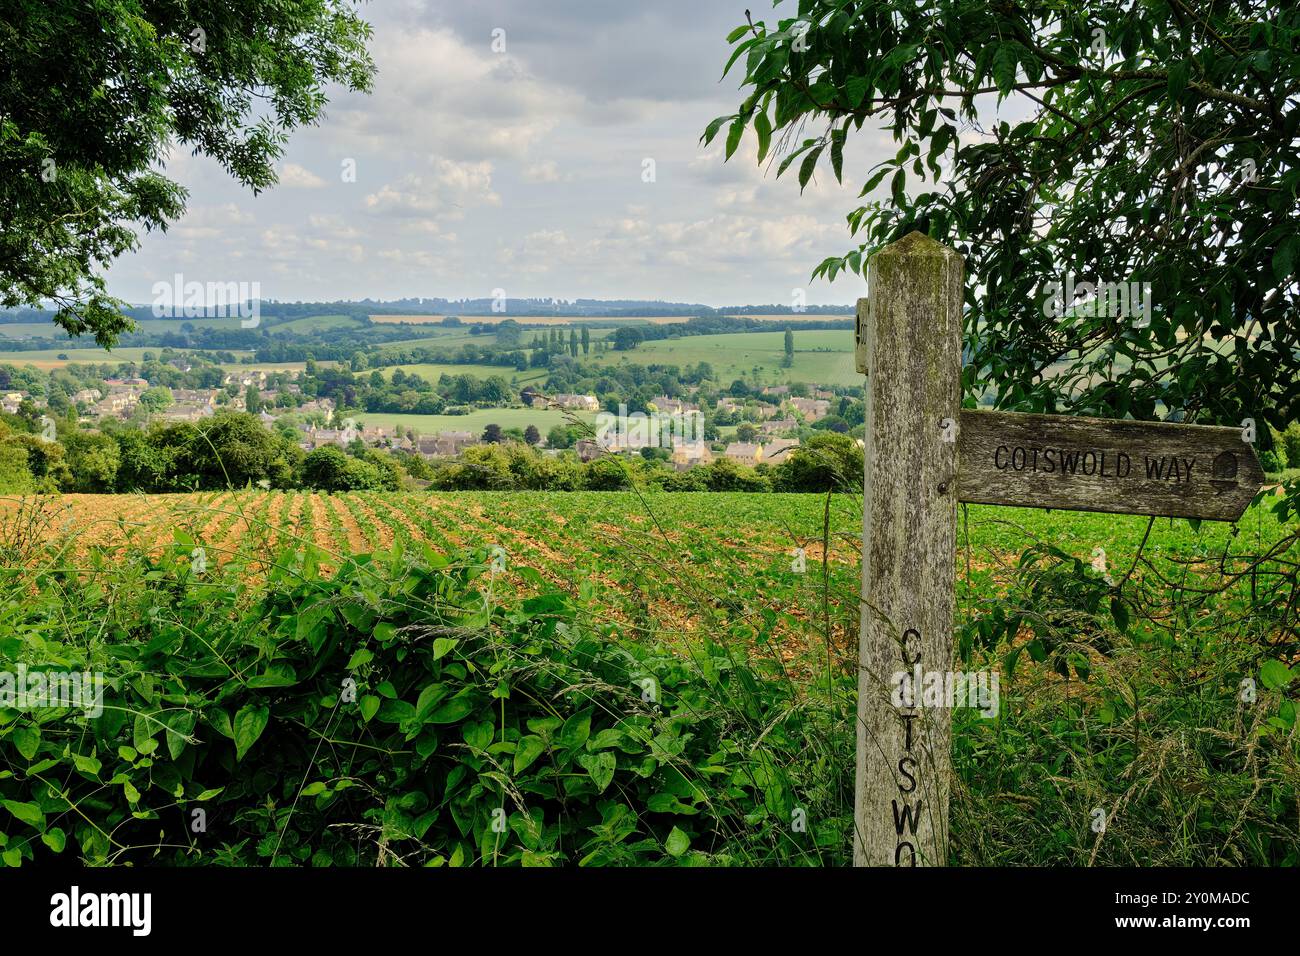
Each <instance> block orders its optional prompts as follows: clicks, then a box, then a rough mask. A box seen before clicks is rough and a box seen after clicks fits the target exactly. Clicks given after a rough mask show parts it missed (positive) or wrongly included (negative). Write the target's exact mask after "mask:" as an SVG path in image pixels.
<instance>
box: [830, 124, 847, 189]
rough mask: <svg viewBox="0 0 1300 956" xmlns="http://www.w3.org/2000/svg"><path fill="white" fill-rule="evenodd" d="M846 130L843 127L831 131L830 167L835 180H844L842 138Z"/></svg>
mask: <svg viewBox="0 0 1300 956" xmlns="http://www.w3.org/2000/svg"><path fill="white" fill-rule="evenodd" d="M847 136H848V130H846V129H845V128H844V127H842V126H841V127H840V128H839V129H835V130H832V131H831V169H832V170H834V172H835V181H836V182H840V183H842V182H844V140H845V138H846V137H847Z"/></svg>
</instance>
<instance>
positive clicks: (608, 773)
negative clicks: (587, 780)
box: [578, 750, 618, 793]
mask: <svg viewBox="0 0 1300 956" xmlns="http://www.w3.org/2000/svg"><path fill="white" fill-rule="evenodd" d="M578 763H579V764H580V765H581V766H582V769H584V770H586V771H587V776H589V777H591V781H592V783H594V784H595V785H596V792H597V793H604V792H605V788H606V787H608V786H609V785H610V784H611V783H612V782H613V780H614V770H615V768H616V767H617V766H618V758H617V757H615V756H614V754H613V753H611V752H610V751H608V750H602V751H601V752H600V753H594V754H579V755H578Z"/></svg>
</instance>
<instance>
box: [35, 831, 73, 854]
mask: <svg viewBox="0 0 1300 956" xmlns="http://www.w3.org/2000/svg"><path fill="white" fill-rule="evenodd" d="M41 840H42V842H44V844H45V845H46V846H48V847H49V848H50V849H51V850H53V851H54V852H55V853H62V852H63V848H64V847H65V846H67V845H68V837H67V835H66V834H65V833H64V832H63V831H62V830H60V829H59V828H58V827H51V828H50V829H48V830H46V831H45V832H44V833H42V834H41Z"/></svg>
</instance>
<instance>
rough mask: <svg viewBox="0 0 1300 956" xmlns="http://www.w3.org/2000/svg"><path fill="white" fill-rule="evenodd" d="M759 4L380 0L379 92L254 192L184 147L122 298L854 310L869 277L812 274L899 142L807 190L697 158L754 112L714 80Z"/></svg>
mask: <svg viewBox="0 0 1300 956" xmlns="http://www.w3.org/2000/svg"><path fill="white" fill-rule="evenodd" d="M747 5H750V6H752V7H753V9H754V10H755V15H756V16H759V15H767V13H768V11H767V8H766V6H765V0H655V2H653V3H628V2H616V0H474V2H472V3H469V2H466V0H373V2H371V3H368V4H366V5H365V7H364V8H363V9H364V14H365V16H366V17H367V19H369V20H370V22H371V23H372V24H373V26H374V39H373V44H372V51H373V54H374V57H375V61H376V64H377V66H378V75H377V78H376V80H375V88H374V92H373V93H372V94H370V95H369V96H360V95H358V96H354V95H348V94H342V93H339V92H338V91H335V95H334V96H333V97H332V100H331V104H330V106H329V108H328V112H327V115H326V117H325V119H324V120H323V122H322V123H321V124H320V126H319V127H316V128H312V129H307V130H299V131H298V132H297V133H296V134H295V135H294V138H293V140H292V142H291V144H290V146H289V149H288V151H287V153H286V156H285V159H284V162H283V165H282V169H281V182H280V185H279V186H278V187H276V188H275V189H273V190H271V191H269V192H267V193H263V194H262V195H261V196H258V197H253V196H252V195H251V193H249V192H247V191H246V190H243V189H241V188H239V187H237V186H235V185H234V184H233V183H231V181H230V180H229V179H228V178H227V177H226V175H225V174H224V173H223V172H222V171H221V169H220V168H219V167H218V166H217V165H216V164H215V163H213V162H211V161H208V160H206V159H197V158H194V157H192V156H189V155H188V154H186V153H183V152H182V153H177V154H176V155H175V156H174V157H173V159H172V160H171V162H170V163H169V167H168V168H169V171H170V173H171V175H173V176H174V177H175V178H177V179H178V180H179V181H180V182H181V183H182V184H183V185H185V186H186V187H187V188H189V190H190V204H189V211H188V213H187V215H186V216H185V218H184V219H183V220H182V221H181V222H180V223H178V224H176V225H175V226H173V227H172V228H171V229H170V230H169V231H168V232H167V233H166V234H162V235H155V236H148V237H146V238H145V239H144V241H143V244H142V246H141V249H140V250H139V252H138V253H136V254H134V255H131V256H128V257H125V258H124V259H122V260H121V261H120V262H119V263H117V264H116V265H115V266H114V267H113V269H112V271H111V272H110V274H109V278H110V289H111V291H112V292H113V293H115V294H117V295H119V296H121V297H123V298H125V299H127V300H129V301H132V302H141V303H147V302H149V301H150V299H151V289H152V286H153V284H154V283H155V282H157V281H159V280H167V281H170V280H171V277H172V276H173V275H174V274H175V273H178V272H179V273H181V274H182V275H183V276H184V278H185V280H186V281H191V280H198V281H201V282H208V281H221V282H227V281H243V282H258V283H259V284H260V289H261V293H262V296H263V297H265V298H271V299H279V300H284V301H293V300H330V299H363V298H372V299H395V298H402V297H407V296H429V297H434V296H443V297H447V298H460V297H478V296H489V295H491V294H492V290H494V289H497V288H501V289H504V290H506V294H507V295H508V296H509V297H512V298H514V297H525V296H538V297H550V296H554V297H558V298H561V299H573V298H578V297H589V298H644V299H665V300H672V301H690V302H702V303H706V304H710V305H725V304H737V305H741V304H756V303H769V302H778V303H788V302H790V300H791V292H792V289H794V288H796V287H801V288H806V289H807V292H806V295H807V301H808V303H809V304H814V305H815V304H823V303H847V302H852V301H854V300H855V299H856V298H857V296H858V295H860V294H861V293H862V283H861V280H859V279H858V278H857V277H855V276H849V277H847V278H838V279H837V280H836V282H835V283H834V284H831V285H828V284H827V283H825V282H823V281H818V282H816V283H810V281H809V277H810V274H811V271H812V269H813V267H814V266H815V265H816V264H817V263H818V262H820V261H821V260H822V259H823V258H824V257H826V256H827V255H832V254H839V253H843V252H844V251H845V250H847V249H848V248H849V246H850V237H849V234H848V228H847V226H846V225H845V222H844V216H845V214H846V213H847V212H848V211H849V210H850V209H852V208H853V206H854V205H855V201H856V200H855V197H856V195H857V191H858V189H859V188H860V186H861V183H862V181H863V180H864V179H865V178H866V176H867V174H868V170H869V169H870V167H871V165H872V164H874V163H875V162H876V161H877V160H878V159H879V158H881V157H882V156H884V155H888V154H892V153H893V152H894V151H895V149H896V148H897V147H896V146H894V145H893V144H892V141H891V140H890V139H889V137H888V136H887V135H886V134H882V133H879V132H876V131H873V130H871V129H870V128H869V127H864V129H863V131H862V132H861V133H859V134H858V135H857V137H856V141H855V140H854V139H852V138H851V139H850V147H849V149H847V150H846V162H845V180H846V182H845V185H843V186H840V185H838V184H837V183H836V182H835V180H834V177H833V176H831V174H830V171H829V167H828V166H827V168H825V169H823V170H822V171H820V173H819V175H818V176H817V181H816V182H815V183H813V184H810V185H809V188H808V189H807V190H806V191H805V192H804V193H803V195H802V196H801V195H800V194H799V188H798V183H797V182H796V180H795V177H794V175H793V172H791V173H788V174H787V176H785V177H783V178H782V179H781V180H780V181H778V180H777V179H776V177H775V170H774V169H765V168H760V167H759V166H758V165H757V164H756V163H755V161H754V148H753V144H752V142H751V143H748V144H746V146H742V148H741V151H740V153H738V154H737V156H735V157H733V158H732V160H731V162H729V163H726V164H724V163H723V161H722V147H721V142H720V141H721V139H722V137H720V138H719V141H717V142H715V144H714V146H712V147H711V148H709V149H702V148H701V147H700V146H699V142H698V141H699V137H700V134H701V132H702V131H703V129H704V127H705V126H706V125H707V124H708V122H709V121H710V120H711V119H713V118H714V117H715V116H720V115H723V114H726V113H730V112H732V111H734V110H735V108H736V106H737V105H738V104H739V102H740V99H741V97H740V96H739V95H738V93H737V89H738V82H739V79H738V77H737V76H736V75H735V74H733V76H732V77H729V78H728V79H727V80H725V81H722V82H719V78H720V75H721V70H722V66H723V64H724V63H725V62H726V58H727V55H728V51H729V48H728V46H727V44H726V40H725V38H726V35H727V33H728V32H729V31H730V30H731V29H732V28H733V27H735V26H737V25H739V24H740V23H743V22H744V10H745V7H746V6H747ZM498 30H499V31H504V41H505V51H504V52H496V51H494V50H493V37H494V31H498ZM497 36H498V37H499V36H501V35H500V34H497ZM742 154H744V155H742ZM648 160H652V161H653V164H654V169H653V171H654V181H653V182H646V181H644V179H645V177H644V176H643V170H645V169H646V166H647V161H648ZM352 166H354V167H355V182H346V181H344V178H345V175H344V171H345V169H346V168H350V167H352Z"/></svg>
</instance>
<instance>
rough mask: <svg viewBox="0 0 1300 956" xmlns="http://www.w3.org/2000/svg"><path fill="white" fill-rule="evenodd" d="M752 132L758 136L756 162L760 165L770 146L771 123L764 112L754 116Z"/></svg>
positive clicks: (760, 111) (761, 111)
mask: <svg viewBox="0 0 1300 956" xmlns="http://www.w3.org/2000/svg"><path fill="white" fill-rule="evenodd" d="M754 132H755V133H757V134H758V161H759V163H762V162H763V160H764V158H766V156H767V150H768V147H769V146H771V145H772V122H771V120H769V119H768V118H767V111H766V110H759V111H758V112H757V113H755V114H754Z"/></svg>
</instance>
